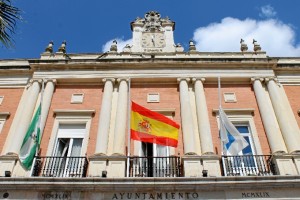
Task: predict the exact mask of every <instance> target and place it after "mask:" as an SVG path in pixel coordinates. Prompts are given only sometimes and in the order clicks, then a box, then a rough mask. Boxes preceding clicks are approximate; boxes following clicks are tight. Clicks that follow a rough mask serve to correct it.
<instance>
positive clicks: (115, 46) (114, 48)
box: [109, 40, 118, 52]
mask: <svg viewBox="0 0 300 200" xmlns="http://www.w3.org/2000/svg"><path fill="white" fill-rule="evenodd" d="M117 44H118V42H117V40H113V42H112V45H111V46H110V49H109V50H110V51H111V52H117V51H118V45H117Z"/></svg>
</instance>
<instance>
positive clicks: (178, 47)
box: [175, 43, 184, 52]
mask: <svg viewBox="0 0 300 200" xmlns="http://www.w3.org/2000/svg"><path fill="white" fill-rule="evenodd" d="M175 48H176V52H183V51H184V48H183V47H182V46H181V44H180V43H178V44H177V45H176V46H175Z"/></svg>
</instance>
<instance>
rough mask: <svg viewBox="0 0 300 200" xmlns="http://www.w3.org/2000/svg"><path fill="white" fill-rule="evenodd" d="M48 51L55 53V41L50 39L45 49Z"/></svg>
mask: <svg viewBox="0 0 300 200" xmlns="http://www.w3.org/2000/svg"><path fill="white" fill-rule="evenodd" d="M45 52H46V53H53V41H50V42H49V44H48V46H47V47H46V49H45Z"/></svg>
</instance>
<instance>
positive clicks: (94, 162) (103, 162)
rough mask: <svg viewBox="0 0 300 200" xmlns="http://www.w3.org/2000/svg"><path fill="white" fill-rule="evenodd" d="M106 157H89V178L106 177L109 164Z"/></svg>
mask: <svg viewBox="0 0 300 200" xmlns="http://www.w3.org/2000/svg"><path fill="white" fill-rule="evenodd" d="M108 158H109V157H108V156H101V155H93V156H90V157H89V161H90V162H89V170H88V176H89V177H103V178H105V177H106V176H107V168H108V164H109V159H108Z"/></svg>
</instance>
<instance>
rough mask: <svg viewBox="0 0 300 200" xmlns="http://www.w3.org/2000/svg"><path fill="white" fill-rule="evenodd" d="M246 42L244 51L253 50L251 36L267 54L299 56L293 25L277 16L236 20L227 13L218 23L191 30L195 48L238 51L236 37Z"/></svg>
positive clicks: (200, 49) (299, 50)
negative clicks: (277, 18)
mask: <svg viewBox="0 0 300 200" xmlns="http://www.w3.org/2000/svg"><path fill="white" fill-rule="evenodd" d="M241 38H243V39H244V40H245V43H246V44H247V45H248V51H252V50H253V45H252V40H253V39H255V40H257V42H258V43H259V44H260V45H261V48H262V50H263V51H266V52H267V54H268V55H269V56H300V45H299V44H297V45H296V44H295V43H294V42H295V31H294V30H293V28H292V27H291V26H290V25H288V24H284V23H282V22H281V21H279V20H275V19H268V20H254V19H245V20H240V19H236V18H231V17H227V18H224V19H223V20H222V21H221V22H220V23H213V24H209V25H208V26H206V27H199V28H198V29H196V30H195V32H194V37H193V40H194V41H195V44H196V47H197V50H198V51H202V52H204V51H209V52H212V51H216V52H221V51H227V52H230V51H231V52H236V51H240V39H241Z"/></svg>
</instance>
